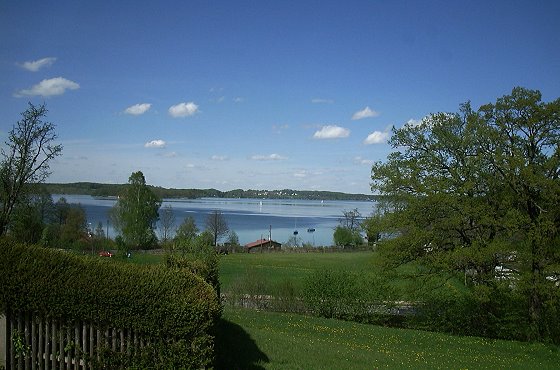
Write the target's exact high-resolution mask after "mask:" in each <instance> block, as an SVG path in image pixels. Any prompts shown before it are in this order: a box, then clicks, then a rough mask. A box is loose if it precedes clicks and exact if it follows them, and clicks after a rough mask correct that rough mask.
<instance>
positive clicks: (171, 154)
mask: <svg viewBox="0 0 560 370" xmlns="http://www.w3.org/2000/svg"><path fill="white" fill-rule="evenodd" d="M177 156H178V154H177V152H169V153H165V155H164V157H167V158H176V157H177Z"/></svg>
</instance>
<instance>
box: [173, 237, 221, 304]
mask: <svg viewBox="0 0 560 370" xmlns="http://www.w3.org/2000/svg"><path fill="white" fill-rule="evenodd" d="M164 263H165V265H166V266H167V267H168V268H171V269H185V270H187V271H190V272H192V273H193V274H195V275H198V276H200V277H201V278H202V279H204V281H206V282H207V283H208V284H210V285H211V286H212V287H213V288H214V290H215V291H216V293H217V295H218V296H219V294H220V279H219V264H218V256H217V254H216V252H215V251H214V249H212V248H210V247H209V248H206V249H204V250H199V251H198V252H196V253H189V254H186V255H185V254H184V255H182V256H177V255H175V254H166V255H165V258H164Z"/></svg>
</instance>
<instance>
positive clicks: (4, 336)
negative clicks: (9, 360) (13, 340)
mask: <svg viewBox="0 0 560 370" xmlns="http://www.w3.org/2000/svg"><path fill="white" fill-rule="evenodd" d="M7 344H8V331H7V330H6V315H4V314H2V315H0V367H4V368H6V350H7Z"/></svg>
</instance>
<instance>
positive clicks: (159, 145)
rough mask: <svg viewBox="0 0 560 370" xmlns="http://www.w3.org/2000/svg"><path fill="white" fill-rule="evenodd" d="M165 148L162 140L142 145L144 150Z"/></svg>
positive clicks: (165, 144)
mask: <svg viewBox="0 0 560 370" xmlns="http://www.w3.org/2000/svg"><path fill="white" fill-rule="evenodd" d="M166 146H167V143H166V142H165V141H164V140H160V139H158V140H152V141H148V142H147V143H146V144H144V147H145V148H157V149H162V148H165V147H166Z"/></svg>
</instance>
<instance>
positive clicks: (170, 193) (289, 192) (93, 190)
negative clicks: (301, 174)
mask: <svg viewBox="0 0 560 370" xmlns="http://www.w3.org/2000/svg"><path fill="white" fill-rule="evenodd" d="M43 186H45V187H46V189H47V191H48V192H49V193H51V194H68V195H91V196H93V197H100V198H103V197H105V198H112V197H117V196H118V195H119V194H121V193H122V192H123V190H124V188H125V186H126V184H101V183H95V182H73V183H45V184H43ZM149 186H150V188H151V189H152V190H153V191H154V192H155V193H156V194H157V195H158V196H159V197H161V198H162V199H163V198H167V199H174V198H183V199H198V198H243V199H245V198H248V199H302V200H359V201H375V200H377V199H378V196H376V195H373V194H370V195H367V194H349V193H342V192H334V191H316V190H293V189H282V190H253V189H249V190H243V189H235V190H229V191H220V190H217V189H173V188H171V189H168V188H163V187H159V186H152V185H149Z"/></svg>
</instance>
